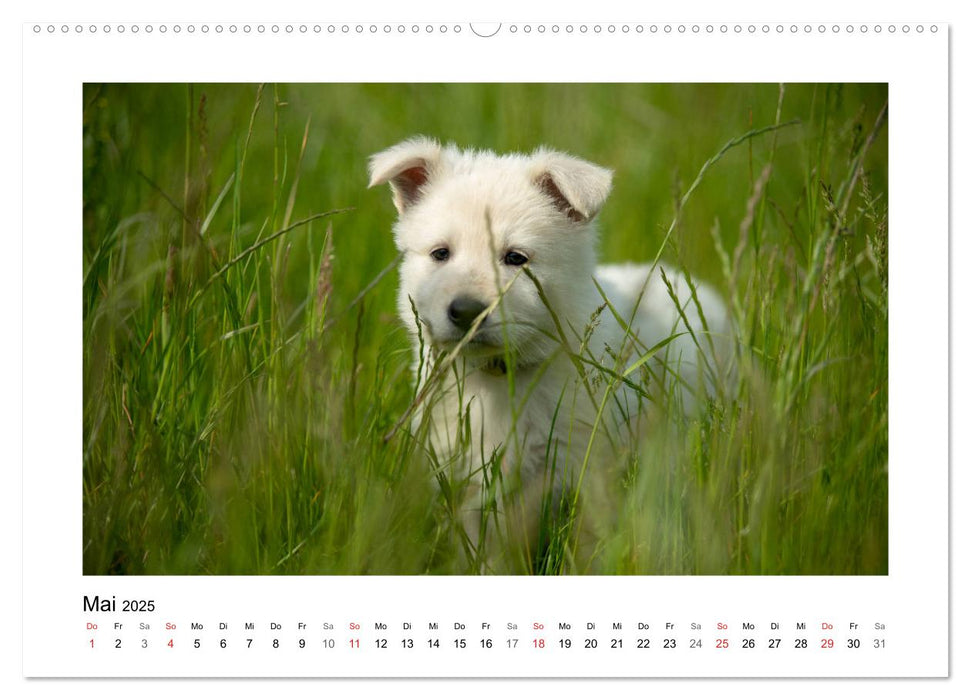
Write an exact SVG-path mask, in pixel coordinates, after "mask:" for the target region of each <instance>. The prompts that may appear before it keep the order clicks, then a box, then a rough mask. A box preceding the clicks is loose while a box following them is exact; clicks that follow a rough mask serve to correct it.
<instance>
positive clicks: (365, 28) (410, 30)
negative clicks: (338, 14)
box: [33, 24, 937, 34]
mask: <svg viewBox="0 0 971 700" xmlns="http://www.w3.org/2000/svg"><path fill="white" fill-rule="evenodd" d="M33 29H34V33H35V34H40V33H41V32H43V31H44V30H45V29H46V31H47V33H48V34H54V33H56V32H57V31H58V30H60V32H61V33H62V34H68V33H70V32H72V31H73V32H74V33H76V34H83V33H85V32H86V33H89V34H97V33H98V32H102V33H104V34H110V33H112V32H115V33H117V34H125V33H126V32H128V33H131V34H138V33H139V32H143V33H145V34H151V33H152V32H155V31H157V32H159V33H161V34H165V33H166V32H170V31H171V32H173V33H175V34H180V33H181V32H183V31H185V32H187V33H189V34H194V33H196V32H197V31H198V32H200V33H202V34H209V33H210V32H214V33H216V34H222V33H224V32H228V33H229V34H237V33H242V34H267V33H270V34H280V33H281V32H282V33H284V34H294V33H297V34H308V33H313V34H323V33H326V34H448V33H453V34H460V33H461V32H462V27H461V26H460V25H458V24H455V25H446V24H440V25H431V24H424V25H419V24H409V25H405V24H396V25H392V24H383V25H378V24H369V25H364V24H354V25H350V24H341V25H335V24H328V25H320V24H314V25H308V24H297V25H293V24H285V25H279V24H271V25H265V24H257V25H250V24H243V25H235V24H229V25H225V26H224V25H222V24H216V25H213V26H212V27H210V26H209V25H208V24H202V25H199V26H198V27H197V26H196V25H194V24H187V25H185V26H184V27H183V25H181V24H173V25H171V26H169V25H165V24H160V25H158V27H155V26H154V25H151V24H146V25H138V24H131V25H124V24H117V25H114V26H112V25H110V24H105V25H101V26H98V25H96V24H91V25H88V26H87V27H85V26H84V25H81V24H76V25H73V26H70V25H67V24H62V25H60V26H59V27H58V26H56V25H53V24H48V25H47V26H46V27H42V26H41V25H39V24H35V25H34V27H33ZM929 29H930V32H931V33H932V34H936V33H937V25H936V24H932V25H930V27H929ZM884 30H886V31H887V32H889V33H891V34H894V33H896V32H897V31H898V27H897V25H895V24H890V25H887V26H886V27H884V26H883V25H880V24H875V25H873V26H872V27H871V26H869V25H866V24H861V25H853V24H847V25H839V24H832V25H828V26H827V25H825V24H819V25H811V24H803V25H799V24H790V25H782V24H776V25H768V24H762V25H754V24H749V25H741V24H734V25H729V24H719V25H713V24H705V25H701V24H691V25H687V24H677V25H673V24H663V25H657V24H650V25H645V24H607V25H600V24H592V25H587V24H579V25H572V24H565V25H559V24H551V25H545V24H536V25H533V24H523V25H518V24H511V25H509V26H508V31H509V32H510V33H512V34H517V33H523V34H531V33H533V32H536V33H537V34H545V33H547V32H549V33H551V34H559V33H561V32H563V33H565V34H602V33H604V32H606V33H608V34H616V33H617V32H620V33H621V34H630V33H634V34H645V33H649V34H658V33H663V34H674V33H677V34H689V33H690V34H771V33H775V34H785V33H789V34H799V33H803V34H812V33H817V34H826V33H832V34H839V33H840V32H845V33H846V34H853V33H855V32H859V33H860V34H866V33H867V32H871V31H872V32H873V33H875V34H880V33H881V32H883V31H884ZM913 30H914V31H915V32H917V33H918V34H922V33H923V32H924V25H922V24H918V25H915V26H914V27H913ZM899 31H901V32H903V33H904V34H908V33H909V32H910V31H911V26H910V25H909V24H903V25H900V27H899Z"/></svg>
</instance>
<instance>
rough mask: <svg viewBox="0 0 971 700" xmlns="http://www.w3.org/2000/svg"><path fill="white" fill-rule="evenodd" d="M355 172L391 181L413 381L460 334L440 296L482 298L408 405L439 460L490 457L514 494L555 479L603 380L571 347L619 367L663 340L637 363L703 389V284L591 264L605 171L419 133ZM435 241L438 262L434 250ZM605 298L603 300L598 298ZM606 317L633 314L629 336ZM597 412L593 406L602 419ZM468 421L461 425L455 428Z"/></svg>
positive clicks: (633, 400) (579, 456) (709, 307)
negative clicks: (420, 398)
mask: <svg viewBox="0 0 971 700" xmlns="http://www.w3.org/2000/svg"><path fill="white" fill-rule="evenodd" d="M370 175H371V182H370V186H375V185H378V184H382V183H389V184H390V186H391V190H392V194H393V198H394V203H395V206H396V207H397V209H398V213H399V218H398V221H397V222H396V223H395V225H394V236H395V244H396V246H397V248H398V250H399V251H400V252H401V253H402V256H403V257H402V262H401V269H400V288H399V297H398V310H399V314H400V316H401V320H402V321H403V322H404V323H405V325H406V326H407V327H408V328H409V329H410V331H411V333H412V335H413V337H414V339H415V348H416V367H417V366H418V362H419V358H418V349H419V347H420V343H419V340H418V339H419V336H420V337H421V339H422V344H421V346H423V347H425V349H426V351H427V350H429V349H430V350H432V352H431V353H428V356H427V357H424V358H421V359H422V362H421V368H420V369H421V372H422V374H423V376H422V377H421V379H422V381H428V380H429V378H430V375H431V369H430V368H431V367H432V362H431V361H430V357H431V356H432V355H434V352H436V351H437V352H439V353H442V354H444V353H448V352H449V351H452V350H454V349H455V348H456V347H457V345H459V344H460V343H463V337H464V336H465V335H466V330H467V329H466V328H463V327H461V325H457V324H456V323H455V322H454V321H453V319H452V317H450V305H451V304H453V302H454V301H455V300H456V299H459V298H465V299H474V300H477V301H479V302H481V304H482V305H484V306H487V307H488V308H487V310H488V311H489V312H488V315H486V316H485V317H484V319H480V320H481V324H480V325H478V326H477V327H476V326H473V327H472V329H471V331H472V337H471V338H467V339H465V341H464V345H463V346H462V348H461V351H460V352H459V354H458V355H457V358H456V361H455V371H453V372H451V373H448V374H446V375H445V376H446V378H445V379H444V380H442V387H441V392H440V394H439V395H437V396H434V397H433V398H429V399H427V400H426V401H425V402H424V404H423V406H422V409H421V410H423V411H431V412H432V413H431V415H430V416H425V417H426V418H428V419H429V421H428V422H429V424H430V436H431V439H432V443H433V447H434V449H435V450H436V452H437V453H438V454H439V455H440V456H441V457H443V458H447V457H449V456H452V457H456V456H458V457H464V458H465V459H464V461H462V460H460V461H459V463H460V464H462V465H463V467H462V468H463V469H467V470H468V471H469V472H470V473H473V474H474V473H475V471H476V469H479V468H481V465H482V464H483V463H485V462H488V461H489V460H490V458H492V456H493V455H494V454H496V453H497V452H499V453H501V454H503V455H504V457H503V460H502V465H503V470H504V471H509V472H510V473H504V477H505V478H506V480H507V482H509V483H517V484H518V486H520V487H521V488H522V489H524V490H528V489H530V488H535V487H534V486H533V485H532V482H536V481H537V480H542V477H541V475H542V474H544V473H548V472H547V470H551V471H552V473H553V474H554V483H557V484H561V485H562V484H565V483H568V482H569V481H570V480H571V479H572V478H574V477H575V476H576V469H577V468H578V467H579V465H580V464H581V463H582V461H583V457H584V454H585V453H586V450H587V442H588V439H589V436H590V434H591V429H592V426H593V424H594V423H595V421H596V416H597V411H598V403H599V402H600V400H601V397H602V396H603V392H604V389H605V386H604V383H603V382H598V381H597V380H596V379H594V377H593V374H591V375H589V376H588V377H587V380H586V382H585V381H584V380H582V379H581V377H580V372H579V371H578V369H577V359H576V356H582V357H583V358H584V360H583V361H581V366H583V367H585V368H587V369H589V368H590V367H592V366H593V364H592V363H598V364H600V365H601V366H605V367H608V368H612V369H613V368H617V369H620V370H621V371H623V369H624V368H625V367H627V366H629V365H630V362H632V361H636V359H637V358H638V357H639V356H641V355H643V354H644V352H645V349H647V348H654V347H655V346H657V345H658V344H660V343H662V342H663V341H665V340H666V339H669V338H670V337H671V336H673V335H675V336H677V337H675V338H674V340H671V341H670V342H669V343H668V344H667V345H665V346H663V349H662V350H661V351H659V352H658V353H657V356H656V357H655V358H654V360H652V362H654V366H655V368H659V367H663V366H665V365H666V366H667V367H669V368H673V369H674V370H676V372H675V373H672V374H677V375H678V376H679V377H680V378H681V380H683V382H684V384H685V386H684V389H685V390H686V393H687V394H688V395H690V394H692V393H695V394H696V393H697V392H699V391H704V390H705V389H706V387H708V386H710V384H711V382H710V381H708V380H706V377H705V376H704V375H705V373H706V372H705V368H706V366H707V367H708V368H709V369H710V367H711V363H710V362H709V361H708V360H706V359H705V358H702V357H701V356H700V353H701V351H702V350H706V349H709V348H710V349H711V350H714V349H715V347H716V346H719V345H721V344H722V338H724V337H725V336H726V334H727V331H728V319H727V314H726V311H725V307H724V305H723V303H722V301H721V299H720V298H719V296H718V294H717V293H715V292H714V291H713V290H711V289H710V288H708V287H707V286H705V285H702V284H698V285H696V289H695V295H694V298H693V297H692V293H691V290H690V288H689V285H688V284H687V281H686V279H685V277H684V276H683V275H681V274H678V273H670V272H669V273H667V276H668V280H669V282H670V284H671V285H672V288H673V291H674V293H675V296H676V297H677V298H678V300H679V303H680V306H681V309H680V311H679V309H678V308H677V305H676V304H675V303H674V301H673V300H672V298H671V294H670V293H669V290H668V288H667V286H666V284H665V283H664V281H663V279H662V276H661V274H660V270H656V269H655V270H654V271H653V272H652V271H651V269H650V267H649V266H646V265H633V264H623V265H608V266H600V267H597V265H596V252H595V251H596V244H597V231H596V226H595V217H596V215H597V213H598V212H599V211H600V209H601V207H602V206H603V205H604V202H605V201H606V199H607V196H608V194H609V193H610V189H611V179H612V173H611V171H609V170H607V169H605V168H602V167H600V166H597V165H594V164H592V163H589V162H587V161H584V160H581V159H579V158H575V157H573V156H570V155H567V154H564V153H559V152H556V151H552V150H548V149H545V148H541V149H539V150H537V151H535V152H533V153H531V154H528V155H524V154H510V155H497V154H495V153H492V152H489V151H475V150H460V149H458V148H456V147H455V146H453V145H448V146H442V145H440V144H439V143H437V142H435V141H433V140H431V139H427V138H422V137H418V138H414V139H411V140H408V141H405V142H403V143H400V144H398V145H396V146H393V147H391V148H389V149H387V150H385V151H383V152H381V153H378V154H376V155H374V156H373V157H372V158H371V161H370ZM442 250H445V251H447V257H446V258H445V259H436V257H435V256H433V254H435V255H437V256H438V257H439V258H440V257H442V254H441V252H440V251H442ZM436 251H439V252H437V253H436ZM510 252H514V253H518V254H519V255H521V256H525V257H526V258H527V259H528V263H526V264H527V265H528V270H529V271H530V272H531V274H532V275H533V276H534V277H535V280H534V279H531V278H530V276H529V275H527V274H526V273H525V272H524V271H523V269H522V266H521V265H516V264H509V263H510V261H511V262H513V263H516V262H519V261H521V259H522V258H518V257H516V256H513V257H512V258H509V257H507V256H508V254H509V253H510ZM595 280H596V283H595ZM597 284H599V286H600V288H601V289H602V290H603V294H601V291H600V290H598V288H597ZM537 287H539V288H541V289H542V294H543V295H545V297H546V298H545V300H544V299H543V298H542V296H541V293H540V289H538V288H537ZM604 296H606V298H607V299H609V300H610V305H611V306H612V308H604V307H605V302H604ZM638 300H639V302H638ZM412 305H414V308H413V306H412ZM635 305H636V312H635ZM699 306H700V307H701V308H702V309H703V313H704V317H705V321H706V323H707V328H708V334H705V333H703V323H702V320H701V317H700V315H699V311H698V308H699ZM489 309H491V310H489ZM550 309H552V311H553V312H554V313H551V312H550ZM416 313H417V318H418V323H416ZM615 314H616V315H617V316H619V317H620V318H622V319H625V321H626V320H630V321H632V323H631V324H630V331H631V333H626V332H625V328H624V326H623V325H622V324H621V323H619V322H618V320H617V318H616V316H615ZM592 319H593V324H592V330H590V331H589V332H588V329H590V328H591V320H592ZM685 320H687V325H688V326H689V327H690V332H689V328H688V327H686V326H685ZM418 324H420V326H421V327H420V328H419V327H418ZM631 334H633V335H636V340H633V339H631V338H630V335H631ZM564 341H565V342H564ZM564 345H566V346H567V347H564ZM571 355H573V357H571ZM618 358H620V359H618ZM509 372H511V373H513V374H514V381H513V382H510V381H509V377H508V373H509ZM635 378H636V375H635ZM708 379H710V378H708ZM591 382H592V383H593V384H594V385H595V386H591ZM658 395H661V393H660V392H659V393H658ZM608 404H609V406H610V408H609V409H608V410H609V411H611V412H614V413H617V414H619V416H620V420H619V422H620V423H624V422H627V421H629V420H630V419H632V418H633V417H634V414H635V413H636V412H637V410H638V407H639V406H642V405H643V402H642V401H640V402H639V400H638V396H637V395H636V393H635V392H633V391H631V389H630V388H629V387H626V386H623V385H622V387H621V389H620V390H619V391H618V394H617V400H611V401H609V402H608ZM417 420H419V421H420V420H421V416H419V418H418V419H417ZM608 422H609V421H607V419H606V418H605V417H604V416H601V424H602V425H601V427H603V428H604V429H606V424H607V423H608ZM469 427H470V428H471V435H468V434H466V437H465V439H464V440H463V439H460V437H459V436H460V435H461V434H462V431H463V430H467V429H468V428H469ZM460 445H466V447H465V448H461V447H460ZM468 446H471V449H470V448H469V447H468ZM457 451H462V452H464V454H463V455H456V454H455V453H456V452H457ZM517 468H518V469H517ZM513 471H516V473H512V472H513ZM472 480H473V481H475V478H474V477H473V479H472ZM472 507H473V508H474V507H475V504H473V505H472ZM527 507H529V508H533V507H535V500H534V502H533V503H532V504H530V505H527Z"/></svg>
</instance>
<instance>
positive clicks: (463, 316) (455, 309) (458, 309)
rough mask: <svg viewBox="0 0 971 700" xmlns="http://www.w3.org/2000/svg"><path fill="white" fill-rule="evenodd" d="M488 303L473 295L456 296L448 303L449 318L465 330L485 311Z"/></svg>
mask: <svg viewBox="0 0 971 700" xmlns="http://www.w3.org/2000/svg"><path fill="white" fill-rule="evenodd" d="M485 309H486V305H485V304H483V303H482V302H481V301H479V300H478V299H473V298H472V297H456V298H455V299H453V300H452V303H451V304H449V305H448V320H449V321H451V322H452V323H454V324H455V325H456V326H457V327H458V328H461V329H462V330H463V331H467V330H469V328H471V327H472V322H473V321H474V320H475V319H477V318H478V317H479V314H481V313H482V312H483V311H485Z"/></svg>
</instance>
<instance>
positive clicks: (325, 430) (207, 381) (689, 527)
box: [79, 83, 891, 576]
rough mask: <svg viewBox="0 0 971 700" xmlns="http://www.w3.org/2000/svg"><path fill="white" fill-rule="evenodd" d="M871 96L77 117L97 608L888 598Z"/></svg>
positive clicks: (85, 497)
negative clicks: (380, 588) (537, 590)
mask: <svg viewBox="0 0 971 700" xmlns="http://www.w3.org/2000/svg"><path fill="white" fill-rule="evenodd" d="M887 93H888V87H887V85H886V84H883V83H876V84H857V83H848V84H840V83H824V84H808V83H807V84H802V83H800V84H744V83H740V84H730V83H725V84H710V85H709V84H635V83H624V84H583V83H565V84H558V83H550V84H542V83H536V84H516V83H511V84H484V83H483V84H477V83H455V84H424V83H422V84H381V83H374V84H354V83H341V84H207V85H198V84H155V83H152V84H125V83H117V84H86V85H85V86H84V89H83V94H82V103H81V105H80V111H81V115H82V122H81V124H80V130H79V133H80V135H81V144H80V145H81V149H82V153H83V192H82V210H81V220H82V231H83V237H82V256H81V258H82V259H81V261H80V262H81V265H82V269H83V284H82V288H81V309H82V337H83V345H82V348H83V350H82V351H83V357H82V369H83V387H84V388H83V410H82V422H83V424H82V436H83V441H82V445H83V450H82V454H81V458H80V462H81V467H80V469H81V471H82V484H83V488H82V490H81V495H80V498H81V501H82V503H81V505H82V513H83V538H82V543H81V547H82V553H83V570H84V573H85V574H86V575H99V576H100V575H143V574H144V575H208V574H213V575H233V574H242V575H277V574H284V575H303V574H306V575H369V574H375V575H395V576H399V575H409V576H419V575H494V574H496V575H580V574H582V575H588V574H589V575H598V576H601V575H651V576H655V575H678V576H684V575H745V576H748V575H798V576H809V575H869V576H872V575H885V574H886V573H887V571H888V558H889V524H888V523H889V520H888V512H889V498H888V494H889V485H888V470H889V449H888V445H889V435H888V431H889V427H888V426H889V424H890V422H889V398H888V397H889V385H890V377H889V363H888V357H889V331H888V327H889V313H890V312H889V297H888V274H889V273H888V259H889V258H888V250H889V246H890V240H891V229H890V224H889V221H890V219H889V216H888V207H889V202H888V165H887V164H888V159H889V141H888V137H887V134H888V124H889V121H890V118H891V117H890V115H889V114H888V108H887V106H888V100H887ZM389 194H390V196H389Z"/></svg>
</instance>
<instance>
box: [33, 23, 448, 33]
mask: <svg viewBox="0 0 971 700" xmlns="http://www.w3.org/2000/svg"><path fill="white" fill-rule="evenodd" d="M44 29H45V28H44V27H41V25H39V24H35V25H34V33H35V34H40V33H41V32H42V31H44ZM58 29H60V32H61V33H62V34H68V33H70V32H72V31H73V32H74V33H76V34H82V33H84V32H87V33H89V34H97V33H98V32H101V33H104V34H111V33H112V32H115V33H117V34H125V33H126V32H127V33H131V34H138V33H139V32H142V33H145V34H151V33H152V32H159V33H161V34H165V33H167V32H173V33H175V34H180V33H182V32H183V31H184V32H186V33H188V34H195V33H196V32H200V33H202V34H210V33H215V34H223V33H229V34H281V33H282V34H311V33H312V34H322V33H326V34H379V33H384V34H393V33H396V34H448V33H453V34H460V33H461V32H462V27H461V26H460V25H458V24H455V25H446V24H440V25H431V24H422V25H419V24H408V25H405V24H396V25H391V24H382V25H378V24H369V25H363V24H355V25H350V24H341V25H336V24H328V25H320V24H313V25H310V24H296V25H294V24H284V25H280V24H270V25H266V24H255V25H252V24H243V25H236V24H229V25H222V24H216V25H213V26H210V25H208V24H201V25H198V26H196V25H194V24H187V25H185V26H183V25H181V24H173V25H171V26H169V25H165V24H160V25H158V27H156V26H154V25H151V24H146V25H138V24H131V25H125V24H116V25H110V24H105V25H101V26H99V25H96V24H91V25H88V26H87V27H85V26H84V25H81V24H76V25H74V26H73V27H72V26H70V25H67V24H62V25H60V27H57V26H55V25H53V24H48V25H47V27H46V30H47V33H48V34H54V33H55V32H57V31H58Z"/></svg>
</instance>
